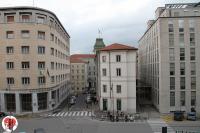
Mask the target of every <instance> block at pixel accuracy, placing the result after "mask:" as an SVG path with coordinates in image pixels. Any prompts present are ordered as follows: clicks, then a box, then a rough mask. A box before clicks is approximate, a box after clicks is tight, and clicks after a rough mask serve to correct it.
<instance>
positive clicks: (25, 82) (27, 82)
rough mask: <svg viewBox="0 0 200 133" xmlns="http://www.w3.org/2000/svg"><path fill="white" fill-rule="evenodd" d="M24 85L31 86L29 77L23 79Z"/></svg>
mask: <svg viewBox="0 0 200 133" xmlns="http://www.w3.org/2000/svg"><path fill="white" fill-rule="evenodd" d="M22 84H23V85H28V84H30V78H29V77H22Z"/></svg>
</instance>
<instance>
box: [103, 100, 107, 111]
mask: <svg viewBox="0 0 200 133" xmlns="http://www.w3.org/2000/svg"><path fill="white" fill-rule="evenodd" d="M107 103H108V100H107V99H103V111H106V110H108V108H107Z"/></svg>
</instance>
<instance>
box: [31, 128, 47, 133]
mask: <svg viewBox="0 0 200 133" xmlns="http://www.w3.org/2000/svg"><path fill="white" fill-rule="evenodd" d="M34 133H46V132H45V130H44V128H36V129H34Z"/></svg>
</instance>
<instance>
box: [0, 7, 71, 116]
mask: <svg viewBox="0 0 200 133" xmlns="http://www.w3.org/2000/svg"><path fill="white" fill-rule="evenodd" d="M69 39H70V36H69V34H68V33H67V31H66V30H65V28H64V27H63V26H62V24H61V22H60V21H59V19H58V18H57V17H56V15H55V14H54V13H53V12H51V11H48V10H45V9H41V8H36V7H8V8H0V68H1V69H0V73H1V74H0V111H5V112H13V113H16V114H20V113H29V112H33V113H35V112H41V111H47V110H51V109H53V108H56V107H57V106H58V105H59V104H60V103H61V102H62V101H63V100H64V99H65V98H66V97H67V95H68V93H69V92H68V91H69V87H70V86H69V80H70V61H69V55H70V53H69V49H70V42H69Z"/></svg>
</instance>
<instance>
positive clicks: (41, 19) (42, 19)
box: [37, 16, 45, 24]
mask: <svg viewBox="0 0 200 133" xmlns="http://www.w3.org/2000/svg"><path fill="white" fill-rule="evenodd" d="M37 23H38V24H44V23H45V18H44V17H42V16H38V17H37Z"/></svg>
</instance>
